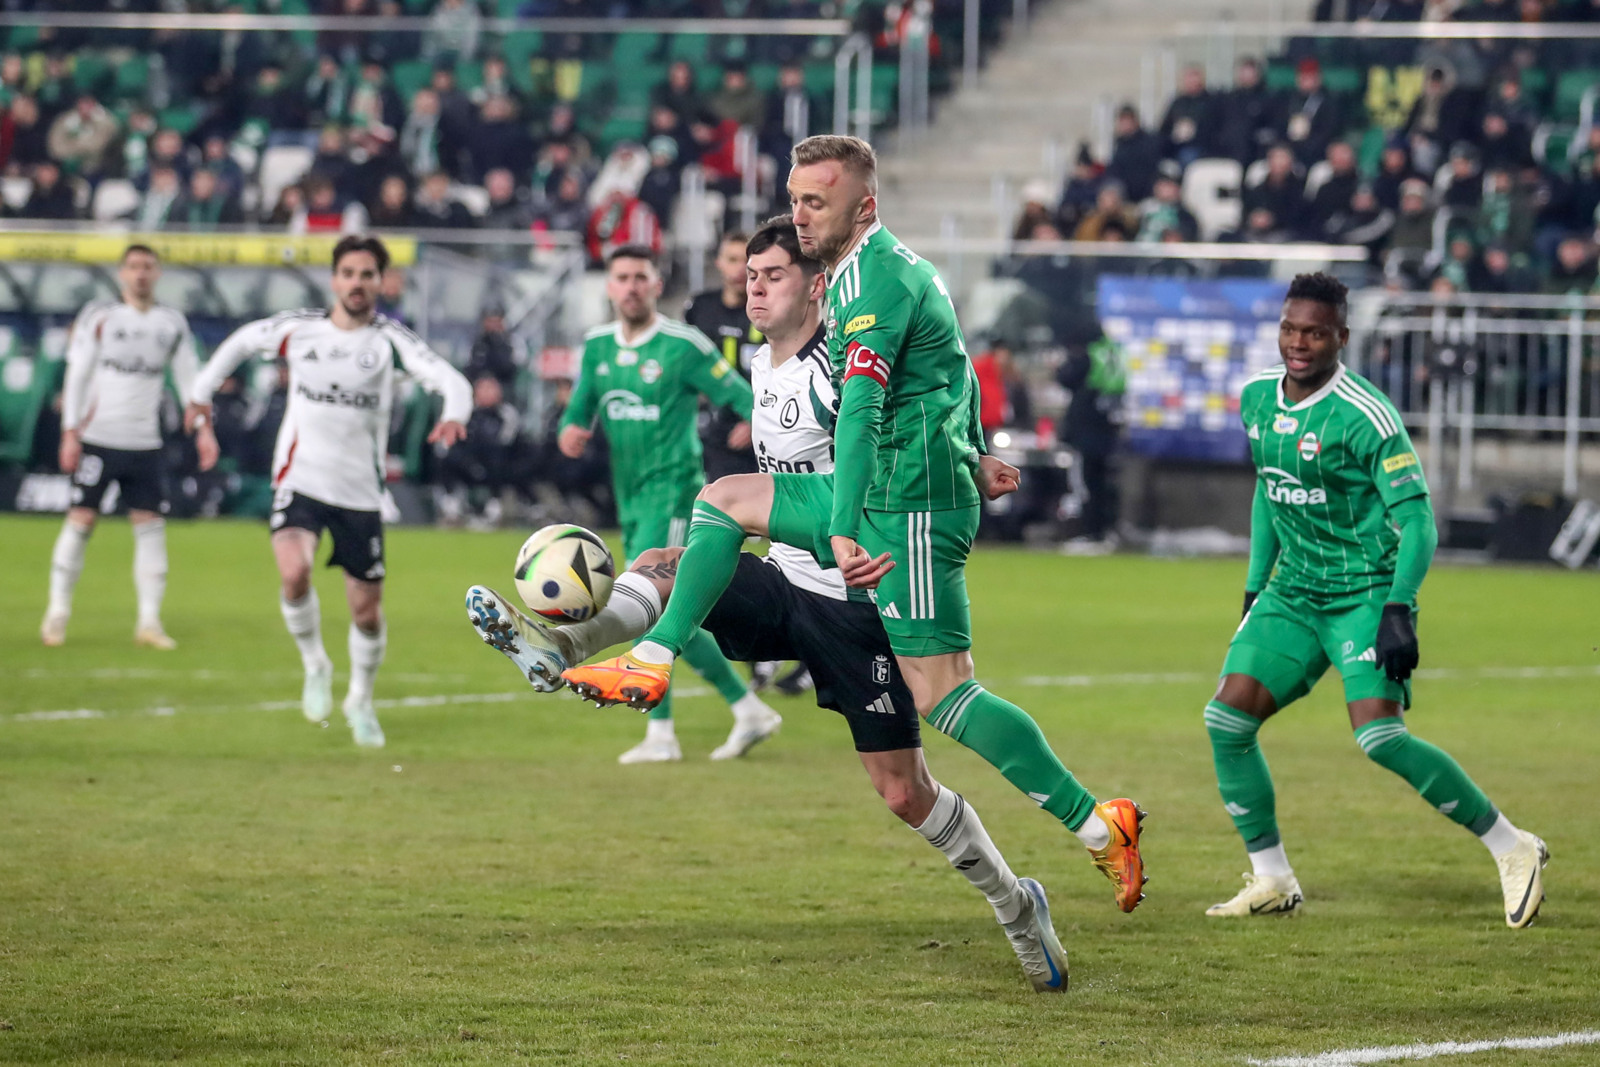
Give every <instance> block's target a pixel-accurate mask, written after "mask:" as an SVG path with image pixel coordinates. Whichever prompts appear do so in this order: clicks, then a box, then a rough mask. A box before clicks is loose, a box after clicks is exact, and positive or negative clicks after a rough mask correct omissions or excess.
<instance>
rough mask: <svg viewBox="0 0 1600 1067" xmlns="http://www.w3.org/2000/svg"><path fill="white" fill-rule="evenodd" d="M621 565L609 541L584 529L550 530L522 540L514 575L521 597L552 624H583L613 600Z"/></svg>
mask: <svg viewBox="0 0 1600 1067" xmlns="http://www.w3.org/2000/svg"><path fill="white" fill-rule="evenodd" d="M616 574H617V567H616V563H615V562H614V561H613V560H612V558H611V550H610V549H609V548H607V547H606V543H605V542H604V541H602V540H600V538H599V537H598V536H597V535H596V534H593V533H590V532H589V531H588V530H585V529H584V528H583V527H582V526H573V525H572V524H570V523H560V524H557V525H555V526H546V527H545V528H544V529H542V530H539V531H536V532H535V533H534V535H533V536H532V537H530V538H528V539H527V540H526V541H524V542H522V548H521V549H519V550H518V552H517V569H516V571H515V573H514V575H513V577H514V578H515V579H516V583H517V595H518V596H520V597H522V602H523V603H524V604H526V605H527V607H528V610H529V611H531V612H533V613H534V614H535V615H537V616H539V617H540V618H541V619H544V620H546V621H547V622H553V623H566V622H583V621H584V620H585V619H591V618H593V617H594V616H595V615H596V614H597V613H598V612H599V611H600V610H601V609H602V608H604V607H605V606H606V601H607V600H610V599H611V583H612V581H613V580H614V579H615V578H616Z"/></svg>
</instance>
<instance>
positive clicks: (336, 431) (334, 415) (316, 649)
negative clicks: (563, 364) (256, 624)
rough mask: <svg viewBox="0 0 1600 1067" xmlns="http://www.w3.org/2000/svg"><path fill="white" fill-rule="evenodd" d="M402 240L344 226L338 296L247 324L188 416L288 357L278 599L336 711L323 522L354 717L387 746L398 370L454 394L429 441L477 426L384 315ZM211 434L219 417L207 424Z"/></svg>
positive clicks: (311, 698) (212, 366)
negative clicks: (321, 558) (315, 576)
mask: <svg viewBox="0 0 1600 1067" xmlns="http://www.w3.org/2000/svg"><path fill="white" fill-rule="evenodd" d="M388 265H389V252H388V250H387V249H386V248H384V246H383V242H382V241H379V240H378V239H377V238H376V237H359V236H354V235H352V236H349V237H345V238H343V239H342V240H340V242H339V243H338V244H337V245H335V246H334V250H333V283H332V285H333V295H334V298H335V299H334V303H333V306H332V307H330V308H329V309H327V310H326V311H324V310H321V309H311V310H304V311H288V312H285V313H283V314H281V315H275V316H273V317H272V318H270V319H261V320H258V321H256V322H252V323H248V324H246V325H244V326H241V327H240V328H239V329H238V330H235V331H234V332H233V334H232V335H230V336H229V337H228V339H227V340H225V341H223V342H222V344H221V345H220V346H219V347H218V348H217V350H216V352H214V353H213V354H212V356H211V360H210V362H208V363H207V364H206V365H205V367H204V368H203V369H202V370H201V371H200V373H199V375H197V376H196V378H195V382H194V387H193V390H192V391H191V393H190V396H189V407H188V418H189V421H191V422H196V423H201V424H203V422H204V420H205V419H206V417H207V416H208V415H209V413H210V410H211V397H212V395H213V394H214V393H215V392H216V390H217V387H218V386H220V385H221V384H222V382H223V380H224V379H226V378H227V377H228V375H230V374H232V373H233V372H234V370H235V369H237V368H238V366H239V365H240V364H241V363H243V362H244V361H245V360H246V359H248V358H250V357H251V356H266V357H269V358H277V359H282V360H284V361H285V362H286V363H287V364H288V368H289V403H288V406H287V408H286V409H285V411H284V415H283V424H282V426H281V427H280V428H279V430H278V442H277V448H276V451H275V453H274V458H273V465H272V480H273V500H272V518H271V522H270V525H271V529H272V554H273V556H274V557H275V558H276V560H277V563H278V573H279V575H280V576H281V577H282V579H283V584H282V590H281V593H280V604H279V606H280V607H281V608H282V611H283V621H284V624H285V625H286V626H287V627H288V628H289V633H290V634H291V635H292V636H293V637H294V640H295V644H296V645H297V646H298V647H299V649H300V658H301V661H302V663H303V664H304V666H305V686H304V690H303V694H302V704H303V710H304V712H305V716H306V718H307V719H309V720H311V721H312V722H316V723H321V722H324V721H326V720H327V718H328V716H329V715H330V714H331V713H332V711H333V663H332V661H331V660H329V658H328V653H327V651H326V650H325V649H324V648H323V645H322V616H321V608H320V605H319V604H318V603H317V591H316V589H314V588H313V587H312V585H311V568H312V566H313V564H314V563H315V560H316V553H317V544H318V542H319V541H320V540H321V538H322V531H323V530H327V531H328V532H329V534H330V535H331V536H332V539H333V554H332V555H331V556H330V557H329V560H328V566H330V567H333V566H338V567H342V568H344V571H345V598H346V599H347V600H348V601H349V603H350V638H349V641H350V689H349V692H348V693H347V694H346V696H345V699H344V715H345V719H346V721H347V722H349V724H350V729H351V731H352V732H353V734H354V736H355V742H356V744H358V745H362V746H365V747H370V748H377V747H381V746H382V745H383V730H382V728H381V727H380V726H379V725H378V718H377V716H376V715H375V714H374V713H373V710H372V688H373V684H374V682H375V681H376V680H377V675H378V665H379V664H380V663H382V662H383V650H384V646H385V643H386V640H387V634H386V632H385V629H384V622H383V610H382V609H383V578H384V562H383V520H382V518H381V517H380V514H379V508H380V506H381V504H382V501H383V476H384V465H385V457H386V453H387V443H388V437H389V409H390V406H391V404H392V402H393V399H394V391H395V384H396V377H397V375H399V374H402V373H404V374H407V375H410V376H411V377H412V378H414V379H416V380H417V381H418V382H419V383H420V384H421V385H422V387H423V388H425V389H427V390H428V391H430V392H433V393H439V394H442V395H443V397H444V411H443V413H442V414H441V415H440V417H439V422H438V424H437V425H436V426H434V428H433V432H432V433H430V434H429V435H428V440H429V442H440V443H442V444H445V445H450V444H454V443H455V442H456V441H459V440H461V438H462V437H464V436H465V435H466V422H467V418H468V416H469V414H470V413H471V408H472V387H471V386H470V385H468V384H467V380H466V378H464V377H462V375H461V373H460V372H459V371H457V370H456V369H455V368H454V367H452V366H451V365H450V364H449V363H448V362H446V361H445V360H443V359H441V358H440V357H439V356H437V355H435V354H434V352H433V351H432V350H430V349H429V348H428V346H427V344H426V343H425V342H424V341H423V340H422V339H421V338H420V337H418V336H417V335H416V334H414V333H412V332H411V331H410V330H408V329H407V328H406V327H404V326H402V325H400V324H399V323H397V322H395V321H394V320H392V319H389V318H387V317H385V316H383V315H379V314H377V313H376V309H375V299H376V297H377V295H378V285H379V283H380V280H381V279H382V277H383V272H384V270H385V269H386V268H387V267H388ZM201 432H202V433H204V434H209V433H210V430H209V429H202V431H201Z"/></svg>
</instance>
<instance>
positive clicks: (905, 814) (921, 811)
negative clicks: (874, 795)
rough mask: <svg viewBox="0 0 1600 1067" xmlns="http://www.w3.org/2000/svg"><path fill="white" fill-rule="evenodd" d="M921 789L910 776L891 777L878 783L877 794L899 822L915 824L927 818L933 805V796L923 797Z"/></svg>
mask: <svg viewBox="0 0 1600 1067" xmlns="http://www.w3.org/2000/svg"><path fill="white" fill-rule="evenodd" d="M922 793H923V790H921V789H920V788H918V783H917V782H916V780H915V779H911V778H891V779H889V780H888V781H885V782H880V783H878V795H879V796H881V797H883V802H884V804H885V805H886V806H887V807H888V808H889V810H890V811H892V812H894V814H895V817H896V818H898V819H899V820H900V821H901V822H904V823H909V824H910V825H912V826H916V825H918V824H919V823H921V822H922V821H923V819H925V818H927V814H928V809H929V808H931V807H933V798H932V797H924V796H923V795H922Z"/></svg>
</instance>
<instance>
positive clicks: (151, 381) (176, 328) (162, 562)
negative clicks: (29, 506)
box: [39, 245, 217, 649]
mask: <svg viewBox="0 0 1600 1067" xmlns="http://www.w3.org/2000/svg"><path fill="white" fill-rule="evenodd" d="M160 277H161V260H160V258H159V257H158V256H157V255H156V253H155V251H154V250H153V249H151V248H149V247H148V246H146V245H129V246H128V248H127V250H126V251H124V252H123V253H122V264H121V266H120V267H118V269H117V281H118V283H119V286H120V288H121V290H122V299H121V300H120V301H107V302H104V303H97V304H90V305H89V306H88V307H86V308H84V309H83V310H82V311H81V312H79V314H78V319H77V321H76V322H74V323H73V326H72V339H71V341H70V342H68V345H67V382H66V390H65V393H64V395H63V396H62V398H61V455H60V461H61V469H62V470H63V471H64V472H66V473H68V474H70V475H72V506H71V507H70V508H68V510H67V519H66V522H64V523H62V525H61V533H60V535H59V536H57V538H56V546H55V551H54V552H52V553H51V556H50V606H49V607H48V608H46V609H45V615H44V622H43V623H41V624H40V626H39V637H40V639H41V640H43V641H44V643H45V644H46V645H51V646H54V645H60V644H63V643H65V641H66V639H67V620H68V619H69V618H71V616H72V591H73V588H74V587H75V586H76V585H77V584H78V576H79V575H80V574H81V573H82V572H83V556H84V549H85V548H86V547H87V545H88V543H89V535H90V534H91V533H93V532H94V524H95V519H96V517H97V516H98V515H99V513H100V503H101V501H102V499H103V498H104V496H105V491H106V489H107V487H108V486H110V485H111V483H112V482H115V483H117V489H118V492H120V493H121V496H122V499H123V500H124V501H125V502H126V503H127V505H128V519H129V520H130V522H131V523H132V525H133V584H134V589H135V591H136V593H137V594H138V601H139V616H138V623H137V624H136V625H135V627H134V631H133V639H134V642H135V643H137V644H140V645H145V646H147V647H149V648H159V649H172V648H176V647H177V642H175V641H173V640H172V638H170V637H168V636H167V632H166V630H165V629H163V628H162V626H161V600H162V597H163V596H165V594H166V590H167V524H166V520H165V519H164V518H163V516H164V515H165V514H166V512H167V479H166V471H165V470H164V469H163V464H162V460H161V391H162V389H163V387H164V386H165V384H166V377H167V374H168V372H170V373H171V374H172V379H173V383H174V384H175V385H176V386H177V388H178V390H179V393H180V395H182V393H183V392H184V390H186V389H187V388H188V387H189V383H190V382H191V381H192V380H193V379H194V376H195V370H196V368H197V367H198V365H199V363H198V361H197V359H196V358H195V351H194V337H193V336H192V335H191V334H190V333H189V320H188V319H186V318H184V316H183V312H181V311H178V310H176V309H174V308H169V307H164V306H163V305H161V304H157V303H156V302H155V287H156V281H157V279H159V278H160ZM199 444H200V468H201V469H202V470H209V469H210V468H211V466H212V464H214V463H216V461H217V453H216V448H215V445H216V440H215V438H212V437H209V436H206V437H202V438H201V440H200V442H199Z"/></svg>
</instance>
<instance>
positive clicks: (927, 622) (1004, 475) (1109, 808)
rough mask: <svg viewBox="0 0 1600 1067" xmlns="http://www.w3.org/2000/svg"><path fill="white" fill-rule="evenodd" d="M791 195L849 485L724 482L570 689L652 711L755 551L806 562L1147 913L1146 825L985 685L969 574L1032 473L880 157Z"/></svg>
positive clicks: (972, 744) (859, 158)
mask: <svg viewBox="0 0 1600 1067" xmlns="http://www.w3.org/2000/svg"><path fill="white" fill-rule="evenodd" d="M794 164H795V166H794V169H793V171H791V173H790V176H789V197H790V202H791V204H792V205H793V207H794V222H795V228H796V230H797V231H798V233H799V237H800V244H801V247H802V248H803V249H804V251H805V252H806V254H808V255H811V256H814V257H815V258H817V259H820V260H821V261H822V262H823V264H824V265H825V266H826V267H827V268H828V287H827V303H826V309H827V316H826V317H827V322H828V343H829V350H830V356H831V359H832V362H833V370H834V375H835V377H836V379H838V383H839V396H840V403H839V413H838V421H837V425H836V428H835V467H834V473H833V474H831V475H826V474H803V473H773V474H765V473H764V474H752V475H736V476H733V477H729V478H723V479H720V480H719V481H717V482H715V483H714V484H713V485H712V486H710V487H708V488H707V490H706V491H705V492H704V493H702V494H701V498H700V501H699V503H698V504H697V505H696V506H695V517H694V523H693V525H692V526H691V528H690V534H689V544H688V548H687V551H686V552H685V553H684V555H683V558H682V560H681V561H680V564H679V577H678V581H677V585H676V586H675V591H674V593H673V598H672V601H671V603H669V604H668V606H667V609H666V612H665V613H664V614H663V615H662V617H661V619H660V620H659V621H658V622H657V624H656V625H655V626H654V627H653V628H652V629H651V630H650V632H649V633H648V634H646V635H645V639H644V640H643V641H641V642H640V643H639V644H638V645H636V646H634V648H633V650H632V651H631V652H629V653H628V654H627V655H625V656H621V657H618V658H616V659H614V660H608V661H604V662H601V663H594V664H590V665H588V666H584V667H576V668H572V669H570V670H568V671H566V672H564V674H563V678H565V679H566V680H567V681H568V683H569V684H571V685H572V686H573V688H574V689H576V690H577V691H578V692H579V693H580V694H581V695H585V696H589V697H592V698H595V699H597V700H600V701H610V702H615V703H623V702H626V703H630V704H632V705H633V706H635V707H649V706H651V705H652V704H653V703H654V702H655V701H656V700H657V699H659V698H660V696H661V695H662V694H663V693H664V692H665V690H666V685H667V683H668V681H669V680H670V678H671V670H672V662H673V660H674V658H675V657H676V656H678V655H679V654H680V653H681V652H682V651H683V649H684V648H685V647H686V646H685V643H684V642H685V641H686V640H687V638H688V637H689V635H691V634H693V633H694V632H695V631H696V630H697V629H698V628H699V626H700V623H701V621H702V620H703V619H704V618H705V617H706V614H707V612H709V611H710V609H711V607H712V606H713V605H714V604H715V603H716V601H717V599H718V597H719V596H720V595H721V594H722V591H723V590H724V589H725V588H726V587H727V584H728V582H729V580H730V579H731V578H732V576H733V572H734V569H735V567H736V565H737V563H738V558H739V549H740V545H741V544H742V543H743V541H744V539H745V537H746V536H747V535H751V534H755V535H760V536H770V537H771V538H773V539H774V540H777V541H782V542H784V543H786V544H790V545H794V546H796V547H799V548H803V549H806V550H807V551H810V552H811V553H812V554H813V555H815V556H816V557H817V558H818V559H819V560H820V561H822V563H823V564H824V565H828V566H831V565H837V566H838V567H839V568H840V571H841V573H842V575H843V576H844V578H845V581H846V582H847V583H848V584H849V585H851V586H852V587H855V588H858V589H859V588H867V589H872V590H873V597H874V599H875V601H876V603H877V606H878V614H879V617H880V620H881V621H882V623H883V627H884V630H885V631H886V632H887V634H888V636H889V642H890V645H891V647H892V648H893V649H894V652H895V656H896V659H897V660H898V662H899V665H900V668H901V671H902V673H903V674H904V675H905V679H906V683H907V685H908V686H909V688H910V690H911V693H912V696H913V698H914V700H915V703H916V707H917V711H918V713H919V714H921V715H922V716H924V717H925V718H926V719H927V721H928V722H929V723H931V724H932V725H933V726H934V727H935V728H937V729H938V730H940V731H942V732H944V733H946V734H948V735H949V736H951V737H953V738H955V739H956V740H957V741H959V742H960V743H961V744H963V745H965V746H967V747H968V748H970V749H972V750H973V751H975V752H977V753H978V754H979V755H981V756H983V758H984V759H986V760H988V761H989V763H990V764H992V765H993V766H994V767H996V768H997V769H998V770H999V771H1000V772H1001V774H1003V775H1004V776H1005V777H1006V779H1007V780H1008V781H1010V782H1011V783H1012V784H1013V785H1014V786H1016V787H1017V788H1018V789H1019V790H1021V791H1022V792H1024V793H1026V794H1027V795H1028V796H1029V797H1030V798H1031V799H1032V800H1033V801H1034V802H1035V803H1037V804H1039V805H1040V806H1041V807H1043V808H1044V809H1045V810H1046V811H1048V812H1049V813H1050V814H1051V815H1053V816H1054V817H1055V818H1057V819H1059V820H1060V821H1061V822H1062V823H1063V824H1064V825H1065V826H1066V827H1067V828H1068V829H1069V830H1071V831H1072V832H1073V833H1075V834H1077V835H1078V837H1079V839H1080V840H1081V841H1082V842H1083V843H1084V845H1085V846H1086V847H1087V848H1088V849H1089V851H1090V855H1091V857H1092V858H1093V860H1094V862H1095V864H1096V866H1098V867H1099V868H1100V869H1101V871H1102V872H1104V873H1105V874H1106V876H1107V877H1108V878H1110V879H1111V882H1112V884H1113V886H1114V887H1115V890H1116V901H1117V904H1118V906H1119V907H1120V908H1122V909H1123V910H1124V911H1132V910H1133V909H1134V907H1135V906H1136V905H1137V904H1138V902H1139V900H1140V899H1141V898H1142V897H1143V891H1142V886H1143V884H1144V880H1145V879H1144V873H1143V862H1142V860H1141V858H1140V855H1139V848H1138V838H1139V821H1140V819H1141V818H1142V817H1143V813H1142V812H1140V811H1139V810H1138V808H1137V806H1136V805H1135V804H1134V803H1133V802H1132V801H1130V800H1126V799H1118V800H1112V801H1107V802H1106V803H1104V804H1099V803H1097V802H1096V800H1095V798H1094V797H1093V796H1092V795H1091V794H1090V793H1089V792H1088V791H1087V790H1085V789H1084V788H1083V786H1082V785H1080V784H1079V783H1078V781H1077V779H1075V778H1074V777H1073V776H1072V775H1071V773H1069V772H1068V771H1067V769H1066V767H1065V766H1064V765H1063V764H1062V763H1061V760H1060V759H1059V758H1057V756H1056V755H1055V753H1054V752H1052V751H1051V749H1050V745H1049V743H1048V742H1047V741H1046V740H1045V738H1044V734H1043V732H1042V731H1041V730H1040V729H1039V726H1038V724H1037V723H1036V722H1034V720H1033V719H1032V718H1031V717H1030V716H1029V715H1028V713H1027V712H1025V711H1023V710H1022V709H1021V708H1019V707H1017V706H1016V705H1014V704H1012V703H1010V702H1008V701H1006V700H1003V699H1001V698H1000V697H998V696H996V695H994V694H992V693H990V692H988V691H987V690H985V689H984V688H983V687H982V686H980V685H978V683H977V682H976V681H975V680H974V678H973V664H972V655H971V652H970V649H971V645H972V639H971V636H970V630H971V625H970V614H969V605H968V600H967V589H966V580H965V574H964V567H965V564H966V558H967V554H968V553H969V552H970V551H971V549H972V539H973V536H974V534H975V533H976V532H977V528H978V513H979V508H980V503H979V502H980V500H981V499H982V497H983V496H989V497H991V498H993V497H996V496H1000V495H1003V494H1005V493H1008V492H1011V491H1013V490H1014V489H1015V488H1016V486H1017V471H1016V469H1015V468H1012V467H1009V466H1007V465H1006V464H1004V463H1001V462H1000V461H999V460H997V459H995V458H994V457H991V456H985V455H982V450H983V437H982V431H981V429H980V428H979V424H978V395H977V387H976V377H975V375H974V373H973V370H972V361H971V360H970V359H969V358H968V357H967V353H966V349H965V347H964V345H963V342H962V339H961V328H960V325H959V323H958V322H957V320H956V314H955V308H954V307H953V306H952V305H951V303H950V295H949V293H948V292H947V291H946V289H945V286H944V282H943V281H942V280H941V279H940V278H939V275H938V272H937V271H935V270H934V269H933V266H932V265H931V264H929V263H928V262H927V261H926V260H924V259H922V258H921V257H920V256H918V255H917V254H916V253H915V252H912V251H911V250H910V249H908V248H906V247H905V246H904V245H903V244H901V243H900V242H899V241H898V240H896V239H895V237H894V235H893V234H891V233H890V232H889V231H888V230H886V229H884V227H883V225H882V224H881V223H880V222H879V221H878V215H877V206H878V202H877V158H876V156H875V155H874V153H873V151H872V147H871V146H870V145H868V144H867V143H866V142H865V141H862V140H860V139H858V138H854V137H833V136H822V137H811V138H807V139H806V140H805V141H802V142H801V143H800V144H798V145H796V146H795V149H794Z"/></svg>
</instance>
